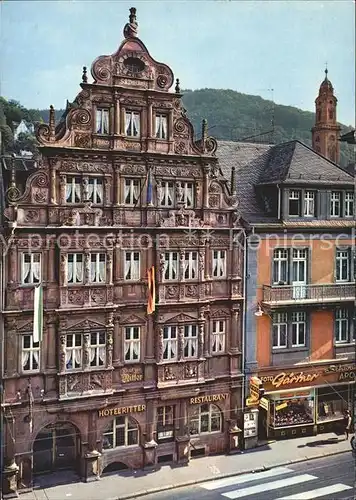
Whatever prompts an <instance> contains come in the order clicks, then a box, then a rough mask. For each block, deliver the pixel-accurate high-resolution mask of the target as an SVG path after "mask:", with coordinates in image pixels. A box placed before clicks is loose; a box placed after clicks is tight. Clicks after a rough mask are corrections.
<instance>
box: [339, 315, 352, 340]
mask: <svg viewBox="0 0 356 500" xmlns="http://www.w3.org/2000/svg"><path fill="white" fill-rule="evenodd" d="M350 325H351V322H350V318H349V311H348V310H347V309H336V312H335V343H336V344H343V343H347V342H350V337H351V336H350Z"/></svg>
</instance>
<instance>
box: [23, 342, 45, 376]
mask: <svg viewBox="0 0 356 500" xmlns="http://www.w3.org/2000/svg"><path fill="white" fill-rule="evenodd" d="M18 337H19V340H20V353H19V354H20V359H19V365H20V370H19V371H20V373H23V374H25V375H30V374H32V373H40V371H41V354H42V353H41V344H40V342H33V334H32V333H29V332H28V333H27V332H21V333H20V334H19V336H18ZM25 337H29V338H30V344H31V345H30V347H28V348H25V347H24V340H25ZM34 344H37V345H36V346H34ZM34 352H36V353H38V360H37V364H38V366H37V368H35V369H29V370H25V369H24V362H23V356H24V354H25V353H29V359H31V357H32V355H33V353H34ZM35 361H36V360H35ZM30 365H31V366H32V365H33V359H32V360H31V361H30Z"/></svg>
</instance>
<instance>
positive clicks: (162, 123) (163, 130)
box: [156, 114, 168, 139]
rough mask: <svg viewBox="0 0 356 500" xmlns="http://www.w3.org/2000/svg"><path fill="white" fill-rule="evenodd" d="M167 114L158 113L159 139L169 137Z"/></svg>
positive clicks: (157, 133)
mask: <svg viewBox="0 0 356 500" xmlns="http://www.w3.org/2000/svg"><path fill="white" fill-rule="evenodd" d="M167 123H168V122H167V115H162V114H156V137H157V139H167V138H168V134H167Z"/></svg>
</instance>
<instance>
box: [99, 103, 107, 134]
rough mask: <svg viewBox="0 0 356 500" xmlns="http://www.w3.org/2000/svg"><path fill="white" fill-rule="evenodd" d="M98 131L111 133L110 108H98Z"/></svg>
mask: <svg viewBox="0 0 356 500" xmlns="http://www.w3.org/2000/svg"><path fill="white" fill-rule="evenodd" d="M96 133H97V134H105V135H107V134H108V133H109V110H108V109H101V108H98V109H97V110H96Z"/></svg>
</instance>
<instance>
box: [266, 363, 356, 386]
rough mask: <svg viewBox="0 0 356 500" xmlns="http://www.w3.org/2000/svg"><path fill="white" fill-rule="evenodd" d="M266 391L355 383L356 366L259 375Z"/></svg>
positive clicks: (334, 366)
mask: <svg viewBox="0 0 356 500" xmlns="http://www.w3.org/2000/svg"><path fill="white" fill-rule="evenodd" d="M259 378H260V380H261V381H262V383H263V387H264V389H265V390H266V391H273V390H276V389H291V388H297V387H306V386H313V385H324V384H325V383H336V382H353V381H354V380H355V379H356V367H355V365H354V364H349V365H347V364H335V365H328V366H327V367H325V368H315V369H314V370H313V369H307V370H293V371H290V370H288V371H281V372H273V373H272V374H262V373H260V374H259Z"/></svg>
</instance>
